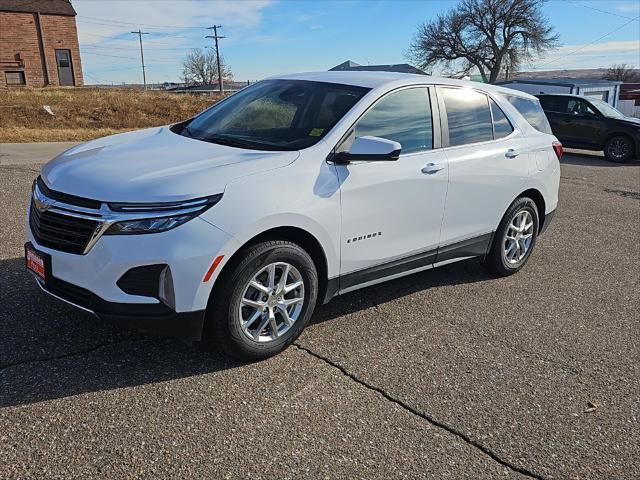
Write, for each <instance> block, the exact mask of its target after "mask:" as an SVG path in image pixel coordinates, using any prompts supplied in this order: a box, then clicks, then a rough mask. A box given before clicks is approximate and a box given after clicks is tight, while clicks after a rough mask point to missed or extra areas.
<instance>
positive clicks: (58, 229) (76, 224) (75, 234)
mask: <svg viewBox="0 0 640 480" xmlns="http://www.w3.org/2000/svg"><path fill="white" fill-rule="evenodd" d="M98 223H99V222H96V221H94V220H86V219H84V218H76V217H71V216H68V215H61V214H59V213H55V212H50V211H44V212H41V211H39V210H38V209H37V208H36V207H35V205H34V204H33V201H32V202H31V210H30V213H29V226H30V227H31V233H32V234H33V236H34V238H35V240H36V242H38V243H39V244H40V245H42V246H43V247H48V248H53V249H54V250H60V251H62V252H68V253H75V254H82V253H83V252H84V249H85V247H86V246H87V243H89V240H90V239H91V236H92V235H93V232H94V231H95V230H96V228H97V227H98Z"/></svg>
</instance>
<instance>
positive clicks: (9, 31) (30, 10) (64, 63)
mask: <svg viewBox="0 0 640 480" xmlns="http://www.w3.org/2000/svg"><path fill="white" fill-rule="evenodd" d="M75 16H76V11H75V10H74V9H73V6H72V5H71V3H70V2H69V0H0V88H1V87H14V86H25V85H26V86H30V87H44V86H47V85H56V86H73V85H82V84H83V79H82V64H81V62H80V49H79V46H78V32H77V30H76V19H75Z"/></svg>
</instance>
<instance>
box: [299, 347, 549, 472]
mask: <svg viewBox="0 0 640 480" xmlns="http://www.w3.org/2000/svg"><path fill="white" fill-rule="evenodd" d="M292 345H293V346H295V347H296V348H298V349H299V350H302V351H303V352H306V353H307V354H309V355H311V356H312V357H315V358H317V359H318V360H321V361H323V362H324V363H326V364H327V365H330V366H331V367H333V368H335V369H337V370H339V371H340V372H341V373H342V374H343V375H345V376H346V377H348V378H350V379H351V380H353V381H354V382H356V383H358V384H360V385H362V386H363V387H365V388H367V389H369V390H372V391H374V392H377V393H379V394H380V395H382V397H383V398H385V399H386V400H389V401H390V402H392V403H394V404H395V405H398V406H399V407H400V408H402V409H403V410H406V411H408V412H409V413H412V414H413V415H415V416H417V417H420V418H421V419H423V420H426V421H427V422H429V423H430V424H431V425H433V426H435V427H437V428H440V429H443V430H446V431H447V432H449V433H450V434H452V435H455V436H456V437H458V438H459V439H461V440H462V441H464V442H465V443H467V444H468V445H470V446H472V447H475V448H476V449H478V450H480V451H481V452H482V453H484V454H485V455H488V456H489V457H491V459H493V460H494V461H496V462H498V463H499V464H500V465H502V466H503V467H506V468H508V469H509V470H511V471H514V472H517V473H520V474H521V475H524V476H526V477H529V478H535V479H536V480H546V479H545V477H543V476H542V475H539V474H537V473H534V472H532V471H531V470H529V469H527V468H525V467H519V466H518V465H515V464H513V463H511V462H510V461H508V460H504V459H503V458H501V457H499V456H498V454H497V453H495V452H494V451H493V450H491V449H490V448H488V447H486V446H485V445H483V444H481V443H480V442H478V441H477V440H474V439H473V438H471V437H469V436H468V435H467V434H465V433H464V432H461V431H459V430H456V429H455V428H454V427H452V426H451V425H448V424H446V423H444V422H442V421H440V420H437V419H436V418H434V417H433V416H432V415H430V414H428V413H424V412H421V411H419V410H417V409H416V408H414V407H412V406H411V405H409V404H407V403H405V402H403V401H402V400H400V399H398V398H395V397H393V396H391V395H390V394H389V393H387V392H385V391H384V390H383V389H382V388H380V387H376V386H375V385H372V384H370V383H367V382H366V381H364V380H362V379H360V378H358V376H357V375H355V374H353V373H351V372H349V371H348V370H347V369H346V368H345V367H343V366H342V365H340V364H339V363H336V362H334V361H333V360H331V359H329V358H327V357H325V356H323V355H320V354H318V353H315V352H314V351H312V350H310V349H308V348H307V347H303V346H302V345H300V344H298V343H295V342H294V343H293V344H292Z"/></svg>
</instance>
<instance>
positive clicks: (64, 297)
mask: <svg viewBox="0 0 640 480" xmlns="http://www.w3.org/2000/svg"><path fill="white" fill-rule="evenodd" d="M36 283H37V284H38V286H39V287H40V288H41V289H42V291H43V292H45V293H47V294H49V295H50V296H52V297H54V298H56V299H58V300H61V301H63V302H64V303H66V304H68V305H71V306H73V307H75V308H78V309H80V310H82V311H84V312H85V313H88V314H91V315H94V316H96V317H98V318H100V319H102V320H105V321H107V322H109V323H111V324H114V325H116V326H118V327H123V328H133V329H136V330H139V331H142V332H147V333H152V334H154V335H166V336H170V337H175V338H179V339H181V340H184V341H187V342H193V341H199V340H200V339H201V335H202V327H203V325H204V317H205V313H206V310H198V311H195V312H182V313H177V312H176V311H174V310H172V309H171V308H169V307H167V306H166V305H164V304H162V303H152V304H143V303H141V304H128V303H115V302H107V301H105V300H103V299H101V298H100V297H98V296H97V295H95V294H93V293H91V292H90V291H89V290H86V289H84V288H80V287H77V286H75V285H72V284H70V283H67V282H65V281H63V280H59V279H57V278H55V277H50V278H49V279H48V280H47V283H46V284H45V283H43V282H42V280H40V279H38V278H36Z"/></svg>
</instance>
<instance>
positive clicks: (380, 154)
mask: <svg viewBox="0 0 640 480" xmlns="http://www.w3.org/2000/svg"><path fill="white" fill-rule="evenodd" d="M401 150H402V145H400V144H399V143H398V142H394V141H393V140H387V139H386V138H380V137H369V136H365V137H357V138H356V139H355V140H354V141H353V144H352V145H351V148H350V149H349V151H347V152H339V153H338V154H336V157H335V160H336V161H337V162H338V163H349V162H353V161H356V160H363V161H366V162H392V161H395V160H398V158H400V151H401Z"/></svg>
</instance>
